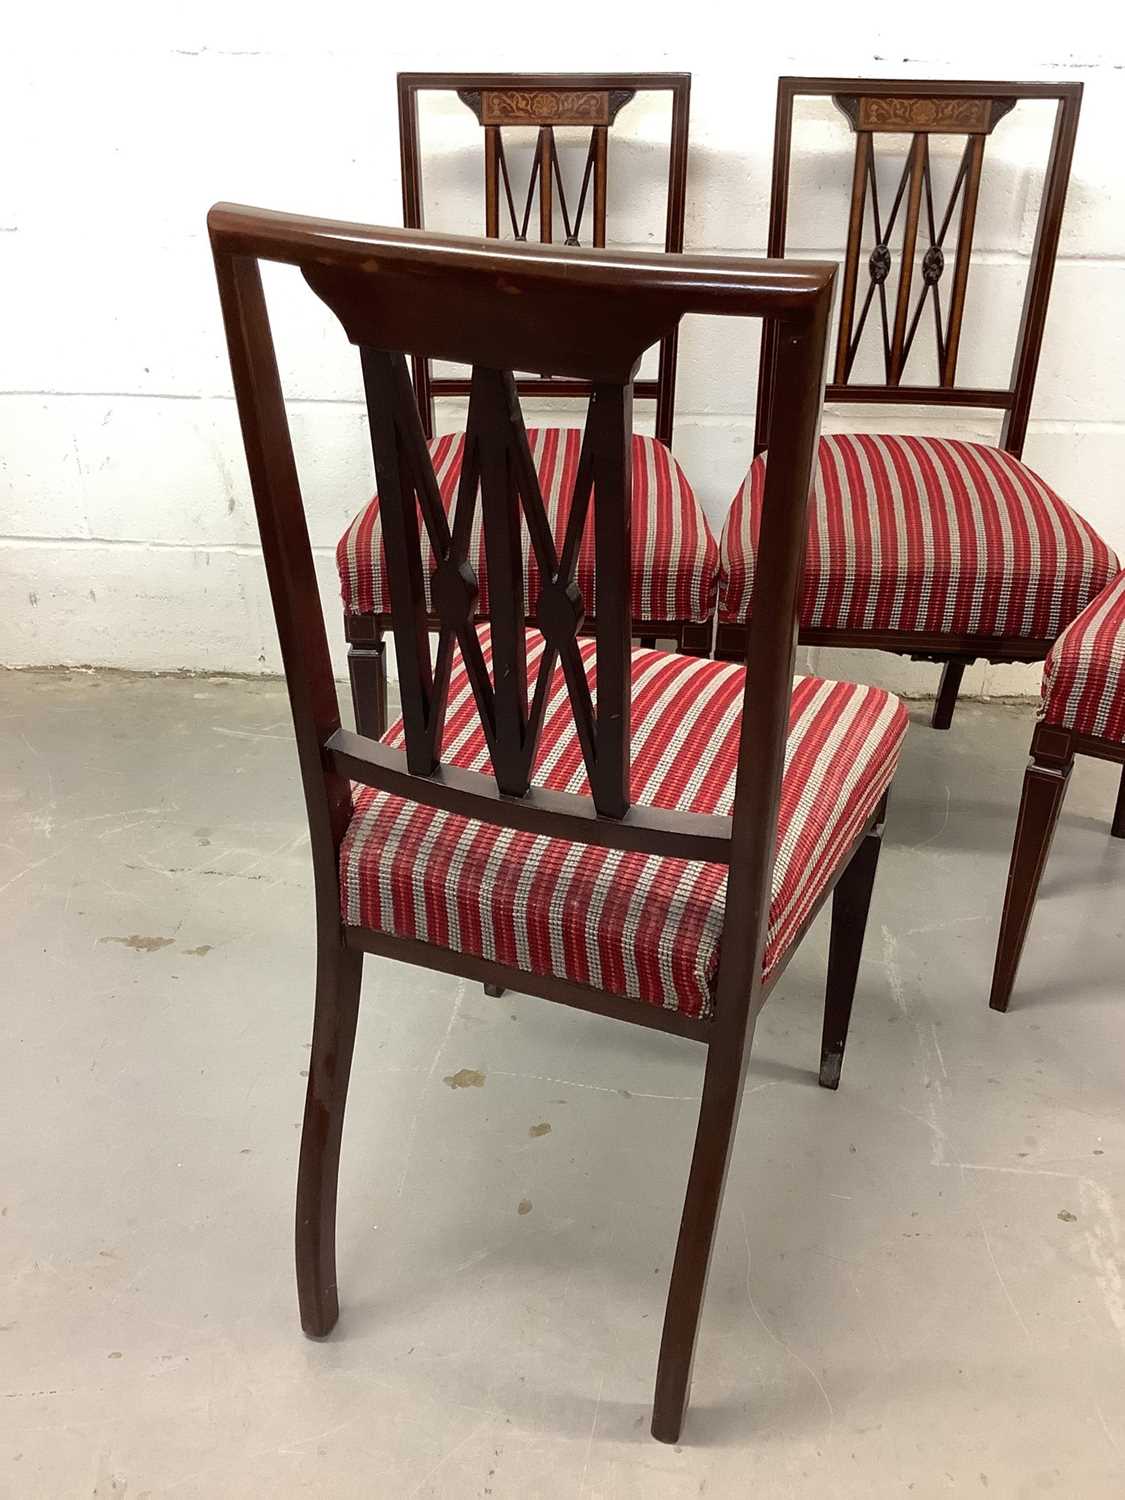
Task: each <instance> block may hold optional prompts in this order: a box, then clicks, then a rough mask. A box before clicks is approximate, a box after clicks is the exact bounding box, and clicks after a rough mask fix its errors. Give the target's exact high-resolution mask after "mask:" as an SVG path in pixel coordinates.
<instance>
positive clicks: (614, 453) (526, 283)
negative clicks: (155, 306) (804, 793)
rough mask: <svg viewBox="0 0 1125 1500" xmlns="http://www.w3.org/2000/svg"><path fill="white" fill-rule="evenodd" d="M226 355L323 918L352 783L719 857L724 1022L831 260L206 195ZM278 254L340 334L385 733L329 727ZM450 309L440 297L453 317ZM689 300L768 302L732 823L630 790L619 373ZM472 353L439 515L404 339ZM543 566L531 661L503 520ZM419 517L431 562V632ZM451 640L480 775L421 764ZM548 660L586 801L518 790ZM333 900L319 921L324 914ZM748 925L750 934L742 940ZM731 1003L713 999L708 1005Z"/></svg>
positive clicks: (791, 609)
mask: <svg viewBox="0 0 1125 1500" xmlns="http://www.w3.org/2000/svg"><path fill="white" fill-rule="evenodd" d="M208 223H209V228H210V234H211V241H212V247H213V252H214V258H215V265H216V272H217V276H218V282H219V289H220V296H221V300H222V305H223V314H224V321H225V325H226V332H227V340H228V345H229V349H230V358H231V369H232V373H233V377H234V385H235V394H236V398H237V403H238V411H239V418H240V421H241V425H242V432H243V439H244V444H245V449H246V456H247V463H248V467H249V470H250V477H251V484H252V488H253V493H254V502H255V507H256V510H257V514H258V520H259V526H260V530H261V536H262V545H263V553H264V558H265V564H266V571H267V574H268V577H269V584H270V591H271V596H272V599H273V606H274V612H275V617H276V621H277V628H278V635H279V638H280V641H281V649H282V656H283V660H284V663H285V671H286V678H287V682H288V686H289V694H290V702H291V707H292V712H293V718H294V725H295V729H296V735H297V743H298V750H299V755H300V761H301V769H302V776H303V781H304V790H305V797H306V802H307V804H308V810H309V821H310V830H311V833H312V843H313V855H314V864H315V866H316V869H317V895H318V910H319V912H320V914H321V920H322V921H324V922H328V921H330V920H334V921H335V922H337V923H338V922H339V916H338V910H339V908H338V890H337V884H336V883H337V881H338V856H339V846H340V841H341V839H342V836H343V831H344V829H345V827H346V825H347V820H348V817H349V816H350V812H351V782H352V781H358V782H361V783H364V784H366V785H369V786H373V787H377V788H381V789H383V790H385V791H387V792H390V793H393V794H396V795H399V796H402V797H405V798H407V799H410V800H413V801H415V802H419V803H423V804H425V805H428V806H433V807H438V808H444V809H447V810H450V811H454V812H458V813H463V814H465V815H466V816H469V817H472V818H476V819H480V820H483V821H486V822H489V823H492V824H497V825H500V826H503V827H509V828H514V829H522V830H525V831H528V832H533V833H542V834H548V835H553V836H555V837H559V838H565V839H568V840H572V841H575V842H580V843H585V844H594V845H598V846H601V847H605V848H615V849H635V850H639V851H644V852H650V853H659V854H664V855H669V856H673V857H679V858H684V859H707V860H711V861H714V862H719V863H727V864H729V866H730V877H729V892H728V899H727V908H726V919H725V920H726V922H728V923H730V924H732V925H731V930H732V931H734V932H736V933H737V934H738V941H736V942H731V943H730V944H728V945H726V946H725V948H724V950H723V952H724V957H723V959H722V961H721V963H720V974H719V979H718V995H717V1002H718V1006H719V1007H721V1006H722V1004H723V999H724V996H725V997H726V1003H727V1005H728V1007H733V1008H734V1012H733V1013H736V1014H737V1015H738V1016H741V1018H742V1021H741V1024H745V1022H746V1019H747V1016H748V1009H747V1007H748V1005H750V1004H752V1002H753V997H754V996H756V995H758V994H759V993H760V990H761V958H762V951H763V947H764V942H765V923H766V918H767V915H768V911H769V904H770V889H771V876H772V865H773V858H774V846H775V841H776V831H777V817H778V805H779V798H780V790H781V777H782V771H783V766H784V752H785V741H786V734H787V728H788V715H789V701H790V694H791V689H792V674H793V665H794V654H795V644H796V620H797V591H798V584H799V580H800V577H801V572H802V563H803V555H804V544H805V521H806V508H807V503H808V494H809V486H810V480H811V475H812V464H813V454H814V451H815V445H816V440H817V435H818V430H819V413H820V404H821V397H822V393H823V382H824V362H825V351H826V346H827V327H828V316H829V310H830V306H831V297H832V288H833V283H834V278H835V267H833V266H831V265H827V264H822V263H807V264H801V263H798V262H785V263H779V262H776V261H769V260H764V261H747V260H736V259H730V258H720V257H687V256H674V257H668V256H664V255H660V254H651V253H646V254H625V253H621V252H618V253H614V252H607V251H583V250H580V249H574V248H566V247H552V246H546V247H532V246H527V245H496V244H493V243H490V242H489V241H487V240H483V241H482V240H469V239H463V238H455V237H449V236H437V235H431V234H427V233H425V232H420V231H404V230H386V229H376V228H364V227H361V226H355V225H349V224H341V223H335V222H331V221H324V220H316V219H306V218H299V217H296V216H292V215H285V214H272V213H268V212H265V211H262V210H256V209H248V208H240V207H235V206H230V205H218V206H216V207H215V208H213V209H212V210H211V213H210V215H209V219H208ZM261 260H266V261H278V262H283V263H287V264H291V265H295V266H298V267H299V268H300V269H301V271H302V272H303V274H304V276H305V279H306V281H307V282H308V283H309V285H310V286H311V287H312V289H313V290H314V291H315V292H316V294H317V295H318V296H319V297H320V298H321V299H322V300H323V301H324V302H325V303H326V304H327V305H328V306H329V307H330V308H331V310H332V311H333V312H334V313H335V315H336V316H337V318H338V319H339V321H340V323H341V324H342V326H343V329H344V331H345V332H346V334H347V336H348V338H349V340H350V341H351V342H352V343H353V344H355V345H357V346H358V349H359V353H360V360H361V364H362V369H363V376H364V383H365V389H366V395H367V407H368V415H369V423H370V430H371V440H372V448H373V453H374V461H375V468H376V474H377V478H378V482H379V494H380V497H381V502H382V512H383V516H384V526H385V532H386V540H387V547H388V556H389V560H390V563H391V566H390V580H391V616H392V626H393V631H394V638H395V645H396V652H397V659H398V668H399V679H400V684H401V691H402V700H403V727H404V738H405V749H404V750H401V751H400V750H398V749H395V748H392V747H390V746H387V745H385V744H383V743H381V742H377V741H372V740H368V739H364V738H363V737H361V736H358V735H353V734H350V733H348V732H346V731H344V730H343V729H342V728H341V725H340V712H339V705H338V703H337V699H336V690H335V684H334V681H333V676H332V667H331V661H330V657H329V652H328V645H327V638H326V634H325V627H324V620H323V616H322V614H321V611H320V606H319V602H318V595H317V589H316V578H315V572H314V567H313V559H312V553H311V548H310V545H309V537H308V530H307V527H306V524H305V517H304V509H303V502H302V498H301V491H300V486H299V482H298V478H297V472H296V466H295V463H294V459H293V451H292V446H291V442H290V437H289V429H288V424H287V420H286V413H285V404H284V397H283V394H282V390H281V384H280V380H279V377H278V371H277V364H276V358H275V355H274V350H273V342H272V335H271V332H270V326H269V318H268V313H267V311H266V306H265V301H264V296H263V291H262V285H261V278H260V273H259V267H258V262H259V261H261ZM454 311H456V316H452V313H453V312H454ZM685 313H711V314H728V315H733V316H742V317H761V318H768V319H772V320H774V321H776V323H777V327H778V339H777V371H776V378H777V383H778V391H779V393H780V394H781V395H782V397H783V400H782V402H781V403H780V404H779V416H778V420H777V423H776V430H775V434H774V453H775V458H774V462H772V463H771V464H770V468H769V475H768V477H767V481H766V493H765V502H764V512H763V520H762V531H761V543H760V552H761V577H762V585H761V589H760V592H759V598H758V601H757V604H756V607H755V610H754V618H753V621H752V623H751V628H750V633H749V645H748V656H747V667H748V670H747V679H746V688H745V697H744V703H743V722H742V731H741V742H740V761H739V769H738V775H737V782H736V789H735V796H734V805H733V809H732V814H731V817H730V818H729V819H728V818H721V817H708V816H704V815H696V814H688V813H683V812H675V811H671V810H663V809H657V808H653V807H633V806H631V804H630V797H629V789H630V758H631V744H630V697H631V685H630V651H631V643H630V618H629V606H628V601H629V597H630V586H629V585H630V580H629V572H630V547H629V536H628V522H629V514H630V505H629V496H630V492H631V490H630V475H629V461H630V451H631V441H630V435H631V388H632V383H633V380H634V377H635V373H636V369H637V366H638V364H639V362H640V359H641V356H642V354H643V352H644V350H645V349H646V348H648V347H650V346H651V345H652V343H653V342H654V341H655V340H656V339H658V338H660V337H664V336H667V334H668V333H669V332H672V331H674V330H675V329H676V327H677V325H678V323H679V320H680V318H681V317H682V316H683V315H684V314H685ZM406 350H411V351H418V352H420V353H421V354H422V355H423V356H424V357H442V358H450V359H457V360H459V361H461V362H463V363H465V364H467V365H469V366H471V368H472V372H473V373H472V377H471V393H470V402H469V419H468V429H467V434H468V435H467V439H466V459H465V465H464V475H463V479H462V484H461V488H460V491H459V494H458V497H457V502H456V505H455V507H454V510H453V513H452V515H451V516H448V517H447V515H446V513H445V511H444V510H443V508H442V506H441V503H440V499H439V497H438V492H437V486H436V483H435V480H434V474H433V469H432V466H431V464H430V459H429V453H428V450H427V448H426V444H425V438H424V434H423V428H422V422H421V416H420V413H419V410H418V404H417V400H416V397H415V393H414V391H413V388H412V386H411V383H410V380H409V376H408V373H407V367H406V359H405V351H406ZM513 368H518V369H524V370H531V371H537V370H544V369H551V370H558V371H561V372H562V373H564V374H566V375H567V376H570V377H573V378H575V379H577V380H581V381H583V382H585V383H587V385H588V386H589V388H590V390H591V395H590V402H589V412H588V416H587V422H586V428H585V432H584V437H583V448H582V458H581V461H580V463H579V465H578V475H577V479H576V494H575V497H574V502H573V505H572V509H571V518H570V521H569V523H568V527H567V531H566V534H565V536H564V537H562V538H561V539H559V541H558V543H557V544H556V541H555V539H554V538H553V537H552V534H551V528H550V526H549V524H548V521H547V516H546V512H545V509H544V506H543V500H542V496H541V494H540V493H539V487H538V481H537V478H536V473H535V468H534V464H533V463H532V461H531V456H530V453H529V451H528V445H527V436H526V432H525V430H524V425H523V417H522V413H521V410H520V404H519V395H518V391H517V389H516V385H515V381H514V380H513V377H512V374H511V371H512V369H513ZM477 505H479V506H480V507H481V514H482V521H483V531H484V545H485V552H486V557H487V561H488V567H489V576H490V578H491V579H493V580H499V579H503V580H504V587H503V588H500V589H497V591H496V592H497V601H498V605H499V607H496V608H494V609H493V611H492V618H491V622H490V627H489V637H488V639H489V649H490V652H491V663H489V662H488V660H487V659H486V654H485V650H484V648H483V646H482V639H481V636H480V634H479V632H478V629H477V627H476V625H475V624H474V621H473V603H474V600H475V598H476V579H475V576H474V574H473V569H472V566H471V565H470V563H469V561H468V555H467V553H468V543H469V539H470V533H471V528H472V523H473V516H474V513H475V508H476V506H477ZM590 506H592V507H593V511H594V526H593V531H594V588H595V589H596V591H597V609H596V635H595V642H594V652H593V660H592V669H593V678H594V682H595V683H596V687H595V688H594V689H593V690H591V682H590V679H589V678H588V677H587V670H586V665H585V663H584V661H583V659H582V656H581V654H580V652H579V648H578V640H577V637H578V632H579V630H580V628H581V625H582V622H583V618H584V614H585V611H586V604H587V601H585V600H584V599H583V598H582V596H581V593H580V591H579V588H578V585H577V582H576V569H577V558H578V542H579V539H580V537H581V534H582V530H583V526H584V522H585V517H586V516H587V514H588V512H589V508H590ZM525 522H526V525H527V527H528V530H529V532H530V535H531V539H532V545H533V547H534V549H535V552H536V557H537V560H538V563H539V568H540V571H541V574H542V577H543V579H544V584H543V589H542V594H541V597H540V600H539V603H538V612H537V623H538V626H539V629H540V631H541V632H542V635H543V638H544V641H545V649H544V651H543V653H542V655H541V657H540V660H539V663H538V666H537V669H536V670H535V671H534V672H532V671H530V670H529V662H528V655H527V635H526V631H525V624H524V621H525V601H524V599H523V597H522V591H523V584H522V569H521V566H520V529H521V527H522V525H523V524H524V523H525ZM423 531H424V532H425V534H426V535H427V536H428V538H429V541H430V543H431V545H432V547H433V551H434V554H435V556H436V558H437V559H438V561H437V564H436V567H435V569H434V573H433V578H432V595H433V599H434V603H435V608H436V614H437V617H438V629H437V645H436V651H435V650H432V648H431V639H430V636H429V634H428V632H427V628H426V626H427V621H426V612H425V600H424V594H423V573H422V569H423V566H424V564H423V550H424V549H423V546H422V539H423ZM457 650H459V651H460V653H461V657H462V661H463V663H464V665H465V670H466V673H467V676H468V678H469V681H470V684H471V687H472V692H473V698H474V701H475V707H476V710H477V713H478V715H479V719H480V723H481V727H482V730H483V733H484V736H485V739H486V742H487V745H488V749H489V753H490V759H491V775H484V774H479V773H474V772H469V771H465V770H462V769H459V768H456V767H453V766H449V765H445V764H443V763H442V761H441V747H442V733H443V726H444V715H445V708H446V699H447V695H448V689H449V683H450V677H451V672H452V666H453V662H454V657H455V652H456V651H457ZM556 665H561V668H562V673H563V680H564V682H565V686H566V691H567V697H568V702H569V710H570V712H571V713H572V715H573V718H574V722H575V726H576V734H577V739H578V742H579V744H580V746H581V751H582V755H583V759H584V763H585V770H586V776H587V779H588V782H589V787H590V796H589V797H583V796H577V795H570V794H566V793H560V792H552V791H547V790H544V789H541V788H536V787H533V786H532V784H531V782H532V772H533V768H534V764H535V756H536V750H537V747H538V743H539V735H540V730H541V728H542V723H543V714H544V708H545V704H546V701H547V690H548V687H549V685H550V681H551V677H552V674H553V673H554V672H555V669H556ZM330 913H332V914H334V916H330V915H329V914H330ZM748 938H752V941H748ZM728 1013H732V1012H728Z"/></svg>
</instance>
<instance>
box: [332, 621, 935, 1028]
mask: <svg viewBox="0 0 1125 1500" xmlns="http://www.w3.org/2000/svg"><path fill="white" fill-rule="evenodd" d="M481 636H482V641H483V645H484V649H485V654H486V659H488V658H489V642H488V639H487V627H482V628H481ZM542 646H543V642H542V637H541V636H539V635H538V634H537V633H535V632H532V631H529V632H528V658H529V674H530V673H531V672H532V671H533V670H534V665H535V663H536V662H537V661H538V658H539V654H540V652H541V651H542ZM581 650H582V656H583V660H584V662H585V663H586V669H587V672H589V671H590V670H591V667H592V665H593V661H594V655H595V645H594V642H593V641H592V640H586V641H583V642H582V644H581ZM744 677H745V672H744V669H743V668H742V667H741V666H738V665H735V664H728V663H724V662H716V661H709V660H701V659H699V658H695V657H688V656H680V655H672V654H670V653H667V652H663V651H647V650H639V651H634V652H633V656H632V694H633V762H632V776H633V787H632V790H633V800H634V802H636V803H638V804H649V805H652V806H655V807H669V808H681V809H685V810H688V811H693V812H701V813H718V814H722V815H729V814H730V812H731V808H732V804H733V798H734V784H735V771H736V766H737V755H738V737H739V730H740V724H741V704H742V693H743V684H744ZM905 729H906V715H905V712H904V710H903V708H902V705H901V704H900V703H899V701H898V699H897V698H894V697H892V696H891V695H890V694H888V693H886V692H883V691H882V690H880V689H877V688H871V687H862V686H857V685H854V684H851V683H840V682H826V681H822V680H820V679H818V678H813V677H804V678H798V679H797V680H796V682H795V685H794V691H793V700H792V706H791V709H790V720H789V738H788V744H787V748H786V769H785V779H784V786H783V791H782V797H781V812H780V822H779V827H778V845H777V859H776V864H775V868H774V875H773V899H772V904H771V909H770V916H769V926H768V932H767V942H766V950H765V960H764V967H765V973H766V975H767V977H768V976H769V975H770V974H771V973H772V972H773V970H774V969H776V968H777V966H778V965H779V964H780V963H781V961H782V960H783V958H784V956H785V953H786V950H787V949H788V947H789V945H790V944H791V943H792V941H793V940H794V938H795V937H796V936H797V934H798V932H799V931H800V929H801V926H802V923H803V922H804V920H805V918H806V916H807V915H808V913H809V912H810V911H811V910H812V908H813V907H814V905H815V903H816V901H817V898H818V897H819V896H820V895H821V893H822V892H823V891H824V889H825V887H826V885H827V884H828V882H829V881H830V880H831V878H832V875H833V872H834V871H835V869H836V868H837V866H838V865H839V863H840V861H841V859H842V858H843V856H844V855H845V854H846V853H847V851H848V849H849V848H850V846H851V845H852V844H853V842H854V841H855V839H856V837H857V836H858V834H859V833H860V831H861V830H862V828H863V826H864V824H865V823H866V821H867V820H868V818H869V817H870V816H871V813H872V811H873V810H874V809H875V807H876V806H877V804H878V802H879V799H880V798H881V797H882V795H883V793H884V791H885V790H886V788H887V786H888V785H889V783H890V780H891V776H892V774H893V772H894V769H895V765H896V763H897V760H898V754H899V749H900V746H901V743H902V738H903V735H904V733H905ZM385 738H386V740H387V741H388V742H389V743H391V744H395V745H401V744H402V743H403V732H402V723H401V720H400V721H399V722H398V723H396V724H395V725H393V726H392V727H391V728H390V729H389V730H388V732H387V735H386V737H385ZM444 744H445V748H444V753H443V756H442V759H443V760H444V761H446V762H447V763H451V764H453V765H457V766H461V767H465V768H467V769H470V770H476V771H488V770H489V769H490V766H489V759H488V753H487V749H486V746H485V741H484V736H483V733H482V732H481V729H480V724H479V721H478V719H477V713H476V708H475V705H474V701H473V697H472V692H471V689H470V686H469V682H468V679H467V677H466V675H465V672H464V669H463V667H462V666H461V665H460V662H459V661H458V664H457V666H456V668H455V670H454V674H453V679H452V682H451V685H450V695H449V707H448V716H447V720H446V728H445V742H444ZM534 781H535V784H536V785H539V786H545V787H551V788H555V789H558V790H563V791H569V792H576V793H588V791H589V785H588V782H587V779H586V774H585V768H584V765H583V761H582V755H581V751H580V748H579V745H578V739H577V735H576V733H575V728H574V721H573V718H572V717H571V711H570V706H569V699H568V698H567V695H566V690H565V686H564V682H563V677H562V672H561V669H560V670H559V671H557V672H556V673H555V676H554V679H553V682H552V687H551V693H550V699H549V703H548V707H547V712H546V717H545V720H544V728H543V734H542V738H541V741H540V747H539V752H538V756H537V762H536V771H535V775H534ZM725 893H726V870H725V867H723V866H720V865H714V864H704V863H701V862H694V861H687V860H680V859H669V858H666V857H663V856H658V855H648V854H635V853H622V852H618V851H609V850H605V849H597V848H593V847H587V846H583V845H580V844H572V843H570V842H568V841H565V840H561V839H553V838H545V837H542V836H533V835H531V834H525V833H517V832H514V831H512V830H508V829H501V828H497V827H495V826H492V825H489V824H485V823H480V822H477V821H475V820H472V819H468V818H465V817H463V816H460V815H456V814H452V813H445V812H439V811H435V810H434V809H433V808H427V807H422V806H419V805H417V804H415V803H410V802H407V801H404V800H403V799H402V798H401V797H397V796H392V795H390V794H388V793H385V792H380V791H375V790H372V789H371V788H364V789H362V790H358V792H357V796H356V803H355V812H354V815H353V817H352V820H351V823H350V825H349V827H348V830H347V832H346V835H345V837H344V842H343V847H342V850H341V856H340V897H341V908H342V912H343V917H344V920H345V922H346V923H348V924H349V925H351V926H362V927H366V928H369V929H374V930H376V931H379V932H384V933H392V934H396V935H398V936H400V937H410V938H417V939H421V940H423V941H428V942H431V943H434V944H438V945H440V946H441V947H444V948H453V949H456V950H458V951H460V952H465V953H471V954H474V955H476V956H477V957H484V958H490V959H493V960H496V961H498V962H500V963H504V964H509V965H511V966H513V967H514V968H517V969H522V970H524V971H525V972H530V973H534V974H546V975H554V976H557V977H560V978H564V979H569V980H572V981H575V982H577V983H580V984H585V985H591V986H594V987H595V988H598V989H601V990H606V991H608V992H610V993H611V994H614V995H621V996H625V997H628V998H632V999H635V1000H639V1001H643V1002H645V1003H647V1004H649V1005H656V1006H663V1007H665V1008H667V1009H671V1010H676V1009H678V1010H680V1011H682V1012H684V1013H685V1014H687V1015H690V1016H708V1015H709V1014H710V1012H711V1005H712V998H713V989H714V982H715V976H716V970H717V966H718V958H719V948H718V944H719V934H720V932H721V930H722V921H723V905H724V900H725ZM748 936H749V935H748Z"/></svg>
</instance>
